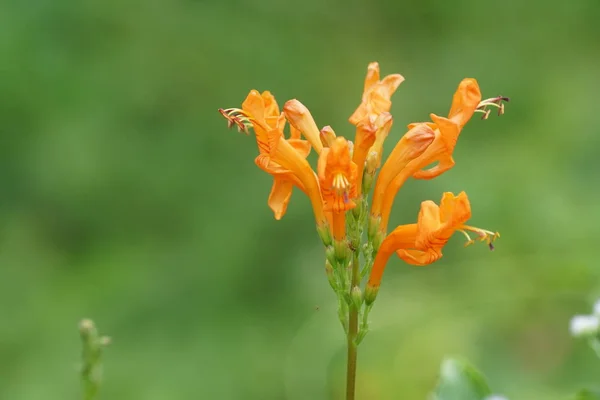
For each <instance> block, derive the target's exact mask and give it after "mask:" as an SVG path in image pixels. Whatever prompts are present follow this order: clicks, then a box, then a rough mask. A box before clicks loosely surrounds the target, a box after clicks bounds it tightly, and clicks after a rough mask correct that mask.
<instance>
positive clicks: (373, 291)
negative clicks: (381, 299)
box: [365, 284, 379, 306]
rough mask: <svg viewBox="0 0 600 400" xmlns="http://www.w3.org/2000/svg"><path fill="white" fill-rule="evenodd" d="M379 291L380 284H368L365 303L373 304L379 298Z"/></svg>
mask: <svg viewBox="0 0 600 400" xmlns="http://www.w3.org/2000/svg"><path fill="white" fill-rule="evenodd" d="M378 293H379V286H371V285H369V284H367V287H366V288H365V304H366V305H367V306H370V305H371V304H373V302H374V301H375V299H376V298H377V294H378Z"/></svg>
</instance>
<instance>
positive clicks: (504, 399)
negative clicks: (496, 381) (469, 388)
mask: <svg viewBox="0 0 600 400" xmlns="http://www.w3.org/2000/svg"><path fill="white" fill-rule="evenodd" d="M483 400H508V398H507V397H504V396H500V395H499V394H493V395H491V396H488V397H486V398H485V399H483Z"/></svg>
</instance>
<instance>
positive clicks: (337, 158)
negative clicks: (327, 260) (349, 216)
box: [317, 137, 357, 240]
mask: <svg viewBox="0 0 600 400" xmlns="http://www.w3.org/2000/svg"><path fill="white" fill-rule="evenodd" d="M317 171H318V175H319V182H320V186H321V193H322V196H323V201H324V203H325V207H324V209H325V211H330V212H332V225H333V226H332V229H333V237H334V238H335V239H337V240H342V239H343V238H344V237H345V232H346V224H345V215H346V211H348V210H350V209H352V208H354V207H356V203H354V199H355V198H356V196H357V192H356V179H357V166H356V164H354V162H352V159H351V156H350V146H349V143H348V141H347V140H346V139H344V138H343V137H336V138H335V139H334V140H333V141H332V143H331V147H326V148H324V149H323V151H322V152H321V154H320V156H319V163H318V167H317Z"/></svg>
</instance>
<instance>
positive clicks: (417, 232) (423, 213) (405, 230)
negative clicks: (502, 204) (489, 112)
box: [367, 192, 500, 289]
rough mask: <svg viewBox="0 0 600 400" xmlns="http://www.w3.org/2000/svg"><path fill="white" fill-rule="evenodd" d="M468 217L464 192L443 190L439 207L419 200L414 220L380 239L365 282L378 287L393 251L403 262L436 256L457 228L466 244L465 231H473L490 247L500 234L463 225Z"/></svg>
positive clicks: (430, 260) (414, 262)
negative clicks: (371, 267) (380, 241)
mask: <svg viewBox="0 0 600 400" xmlns="http://www.w3.org/2000/svg"><path fill="white" fill-rule="evenodd" d="M469 218H471V205H470V204H469V199H468V197H467V194H466V193H465V192H461V193H459V194H458V196H455V195H454V194H452V193H450V192H445V193H444V194H443V196H442V200H441V202H440V206H439V207H438V205H437V204H435V203H434V202H433V201H431V200H427V201H424V202H422V203H421V210H420V212H419V217H418V220H417V223H416V224H409V225H401V226H399V227H397V228H396V229H394V230H393V231H392V232H391V233H390V234H389V235H388V236H387V237H386V238H385V239H384V240H383V242H382V243H381V246H380V248H379V251H378V252H377V255H376V256H375V260H374V263H373V269H372V270H371V275H370V276H369V282H368V284H367V286H369V287H371V288H375V289H376V288H378V287H379V285H380V283H381V277H382V275H383V271H384V270H385V266H386V264H387V261H388V259H389V258H390V256H391V255H392V254H393V253H394V252H396V253H397V255H398V256H399V257H400V258H401V259H402V260H404V261H405V262H406V263H408V264H411V265H416V266H424V265H428V264H431V263H433V262H435V261H437V260H439V259H440V258H441V257H442V248H443V247H444V246H445V245H446V243H447V242H448V240H449V239H450V237H451V236H452V235H453V234H454V232H456V231H458V232H461V233H463V234H464V235H465V236H466V237H467V239H468V242H467V243H466V245H469V244H472V243H473V242H474V240H472V239H471V237H470V236H469V234H468V233H467V231H472V232H474V233H475V234H477V236H478V239H479V240H481V241H486V242H487V243H488V245H489V246H490V249H492V250H493V245H492V242H493V241H494V240H495V239H496V238H497V237H499V236H500V235H499V234H498V233H494V232H490V231H487V230H483V229H479V228H475V227H472V226H468V225H465V222H467V220H468V219H469Z"/></svg>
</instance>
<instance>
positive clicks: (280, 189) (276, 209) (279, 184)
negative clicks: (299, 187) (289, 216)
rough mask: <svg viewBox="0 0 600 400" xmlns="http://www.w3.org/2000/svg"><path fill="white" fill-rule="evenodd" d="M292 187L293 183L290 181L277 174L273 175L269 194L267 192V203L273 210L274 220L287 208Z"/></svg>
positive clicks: (279, 217)
mask: <svg viewBox="0 0 600 400" xmlns="http://www.w3.org/2000/svg"><path fill="white" fill-rule="evenodd" d="M292 187H293V184H292V182H291V181H289V180H287V179H285V178H283V177H280V176H277V175H276V176H274V179H273V187H272V188H271V194H269V200H268V202H267V203H268V205H269V207H270V208H271V210H273V213H274V214H275V219H276V220H280V219H281V218H282V217H283V216H284V214H285V212H286V210H287V206H288V203H289V202H290V198H291V197H292Z"/></svg>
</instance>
